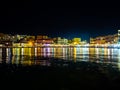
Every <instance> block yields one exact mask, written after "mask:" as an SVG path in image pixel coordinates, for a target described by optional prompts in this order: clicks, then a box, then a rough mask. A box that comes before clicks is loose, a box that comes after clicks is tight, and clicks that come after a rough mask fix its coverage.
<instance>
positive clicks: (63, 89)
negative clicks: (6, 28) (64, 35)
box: [0, 48, 120, 90]
mask: <svg viewBox="0 0 120 90" xmlns="http://www.w3.org/2000/svg"><path fill="white" fill-rule="evenodd" d="M19 49H20V48H19ZM19 49H17V48H16V49H15V50H14V49H12V51H11V49H10V48H4V49H1V52H0V53H1V54H0V55H1V56H0V82H1V83H0V88H3V89H6V88H9V89H10V90H11V89H32V90H34V89H39V90H45V89H48V90H52V89H55V90H84V89H88V90H90V89H91V90H93V89H111V88H113V89H116V88H119V87H120V69H119V67H120V63H119V60H120V50H119V49H104V48H96V49H95V48H91V49H88V48H84V49H83V48H70V49H67V48H65V49H63V48H59V50H58V49H57V48H56V49H54V50H52V51H50V52H48V51H49V50H48V49H47V50H48V51H47V50H44V48H42V49H43V50H44V52H43V51H42V50H37V53H36V54H35V53H34V54H32V52H31V49H27V51H26V50H23V51H19ZM61 49H62V50H63V51H60V50H61ZM81 49H82V50H81ZM50 50H51V49H50ZM39 51H41V52H39ZM11 52H12V53H11ZM20 53H21V54H20Z"/></svg>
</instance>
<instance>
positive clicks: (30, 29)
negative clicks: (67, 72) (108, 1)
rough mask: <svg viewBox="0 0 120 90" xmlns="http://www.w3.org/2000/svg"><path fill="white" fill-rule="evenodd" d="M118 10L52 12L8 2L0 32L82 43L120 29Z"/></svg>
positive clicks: (2, 17) (47, 8)
mask: <svg viewBox="0 0 120 90" xmlns="http://www.w3.org/2000/svg"><path fill="white" fill-rule="evenodd" d="M119 9H120V8H91V7H86V8H82V7H80V8H70V7H67V8H62V7H60V8H57V7H54V8H51V7H49V6H43V5H42V6H41V4H40V3H35V2H16V4H12V2H10V4H9V3H8V5H6V6H3V7H2V9H1V14H0V32H3V33H11V34H17V33H18V34H30V35H37V34H41V35H42V34H43V35H48V36H50V37H56V36H61V37H66V38H73V37H82V38H83V39H86V38H89V37H95V36H98V35H108V34H114V33H117V30H118V29H120V10H119Z"/></svg>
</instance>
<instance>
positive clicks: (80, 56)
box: [0, 46, 120, 68]
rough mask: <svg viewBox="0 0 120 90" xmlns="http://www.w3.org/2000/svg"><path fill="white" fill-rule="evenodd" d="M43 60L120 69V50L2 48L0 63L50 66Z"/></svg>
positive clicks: (0, 50) (77, 47)
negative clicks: (90, 63) (66, 61)
mask: <svg viewBox="0 0 120 90" xmlns="http://www.w3.org/2000/svg"><path fill="white" fill-rule="evenodd" d="M42 58H45V59H46V58H47V59H51V58H59V59H63V60H73V61H74V62H77V61H90V62H97V63H110V64H112V63H116V67H117V68H120V49H117V48H86V47H80V46H76V47H38V48H36V47H35V48H0V63H8V64H18V65H19V64H22V65H50V62H49V60H42Z"/></svg>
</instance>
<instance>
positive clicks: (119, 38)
mask: <svg viewBox="0 0 120 90" xmlns="http://www.w3.org/2000/svg"><path fill="white" fill-rule="evenodd" d="M118 43H119V44H120V30H118Z"/></svg>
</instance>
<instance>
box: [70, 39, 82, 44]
mask: <svg viewBox="0 0 120 90" xmlns="http://www.w3.org/2000/svg"><path fill="white" fill-rule="evenodd" d="M80 42H81V38H73V40H72V43H73V44H80Z"/></svg>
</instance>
